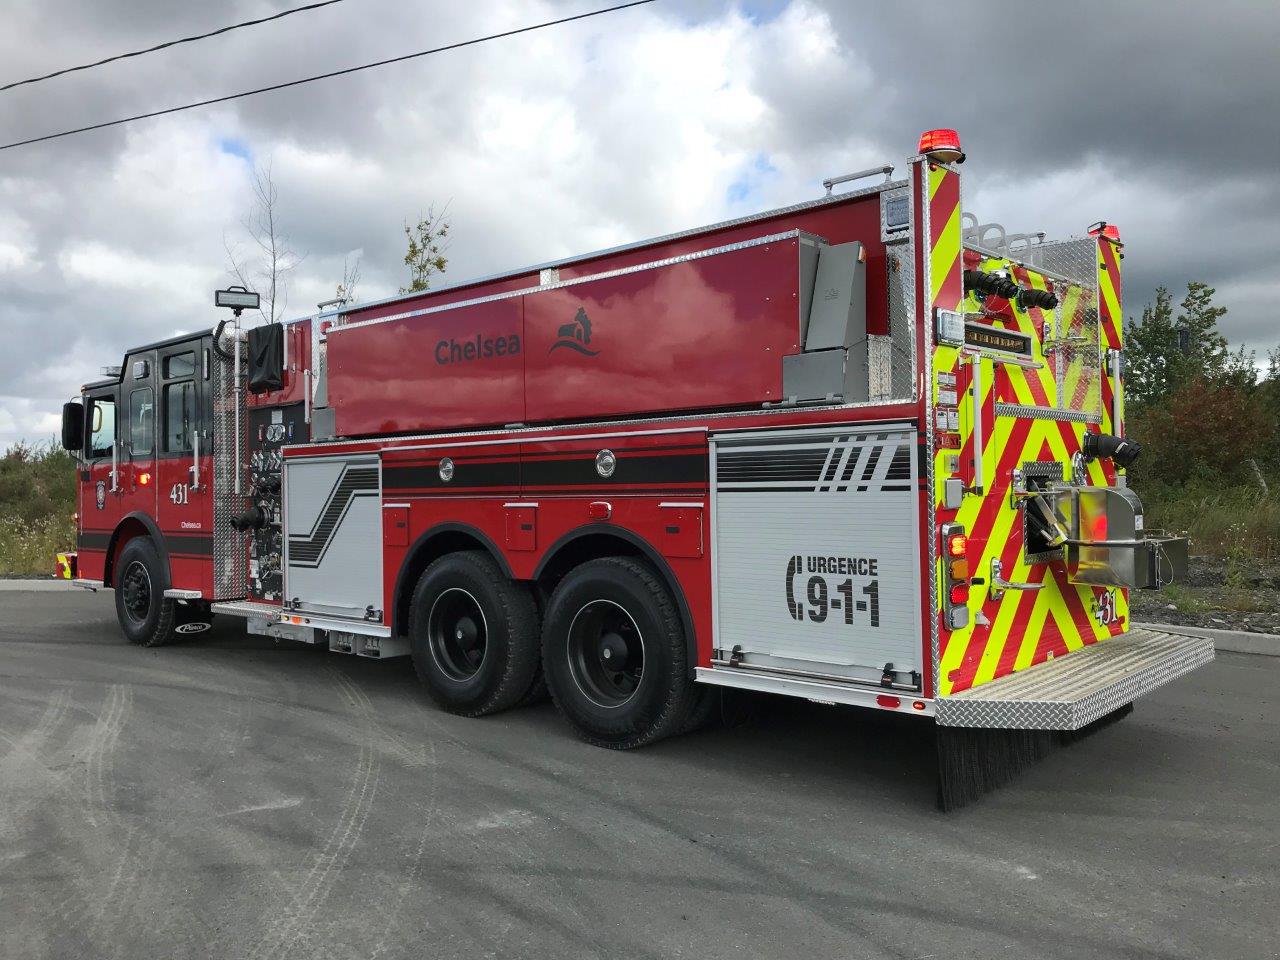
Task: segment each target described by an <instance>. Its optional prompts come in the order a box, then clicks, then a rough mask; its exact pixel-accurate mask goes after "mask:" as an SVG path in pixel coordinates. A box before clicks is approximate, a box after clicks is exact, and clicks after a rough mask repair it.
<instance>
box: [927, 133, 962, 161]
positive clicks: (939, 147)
mask: <svg viewBox="0 0 1280 960" xmlns="http://www.w3.org/2000/svg"><path fill="white" fill-rule="evenodd" d="M920 152H921V153H922V154H924V155H925V156H926V157H928V158H929V159H930V160H934V161H936V162H938V163H964V151H963V150H961V149H960V134H958V133H956V132H955V131H954V130H949V129H947V128H946V127H939V128H938V129H937V130H926V131H925V132H924V133H922V134H920Z"/></svg>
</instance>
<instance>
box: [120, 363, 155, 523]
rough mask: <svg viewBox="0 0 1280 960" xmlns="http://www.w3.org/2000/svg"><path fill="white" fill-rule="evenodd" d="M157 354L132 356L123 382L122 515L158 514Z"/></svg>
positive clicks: (121, 403) (121, 443)
mask: <svg viewBox="0 0 1280 960" xmlns="http://www.w3.org/2000/svg"><path fill="white" fill-rule="evenodd" d="M155 366H156V355H155V351H154V350H147V351H145V352H142V353H134V354H130V355H129V356H128V358H127V359H126V363H125V368H124V374H123V377H122V378H121V381H120V405H121V408H122V410H121V412H122V420H121V435H120V441H121V442H120V450H121V452H120V457H119V461H120V464H119V482H120V511H121V516H128V515H129V514H131V513H138V514H142V515H143V516H146V517H155V515H156V387H155Z"/></svg>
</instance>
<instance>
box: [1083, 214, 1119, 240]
mask: <svg viewBox="0 0 1280 960" xmlns="http://www.w3.org/2000/svg"><path fill="white" fill-rule="evenodd" d="M1089 236H1091V237H1106V238H1107V239H1108V240H1114V241H1115V242H1116V243H1119V242H1120V228H1119V227H1117V226H1116V225H1115V224H1114V223H1107V221H1105V220H1099V221H1098V222H1097V223H1095V224H1094V225H1093V226H1091V227H1090V228H1089Z"/></svg>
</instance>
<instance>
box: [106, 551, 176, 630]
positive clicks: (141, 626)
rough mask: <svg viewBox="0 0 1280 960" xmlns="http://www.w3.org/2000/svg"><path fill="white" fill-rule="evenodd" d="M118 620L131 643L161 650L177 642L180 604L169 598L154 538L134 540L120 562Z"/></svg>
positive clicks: (117, 591) (118, 570)
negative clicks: (163, 645) (176, 634)
mask: <svg viewBox="0 0 1280 960" xmlns="http://www.w3.org/2000/svg"><path fill="white" fill-rule="evenodd" d="M115 569H116V573H115V577H114V579H115V582H116V619H117V620H119V621H120V629H121V630H122V631H123V632H124V635H125V637H126V638H127V639H128V640H129V642H130V643H136V644H138V645H139V646H143V647H158V646H161V645H162V644H165V643H168V642H169V641H170V640H171V639H172V638H173V628H174V625H175V623H176V622H177V621H176V618H177V606H178V605H177V602H176V601H174V600H169V599H167V598H166V597H165V595H164V592H165V590H167V589H168V587H169V574H168V572H167V571H166V570H165V569H164V563H163V562H161V560H160V554H159V552H158V551H157V550H156V546H155V544H154V543H152V542H151V538H150V537H134V538H133V539H132V540H130V541H129V542H128V543H126V544H125V545H124V549H123V550H121V551H120V558H119V559H118V560H117V561H116V566H115Z"/></svg>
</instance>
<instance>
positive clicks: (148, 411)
mask: <svg viewBox="0 0 1280 960" xmlns="http://www.w3.org/2000/svg"><path fill="white" fill-rule="evenodd" d="M155 435H156V411H155V393H154V392H153V391H152V389H151V388H150V387H143V388H141V389H140V390H134V391H133V392H132V393H130V394H129V447H130V453H131V454H132V455H133V456H134V457H149V456H151V454H152V453H154V452H155V448H156V443H155Z"/></svg>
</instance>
